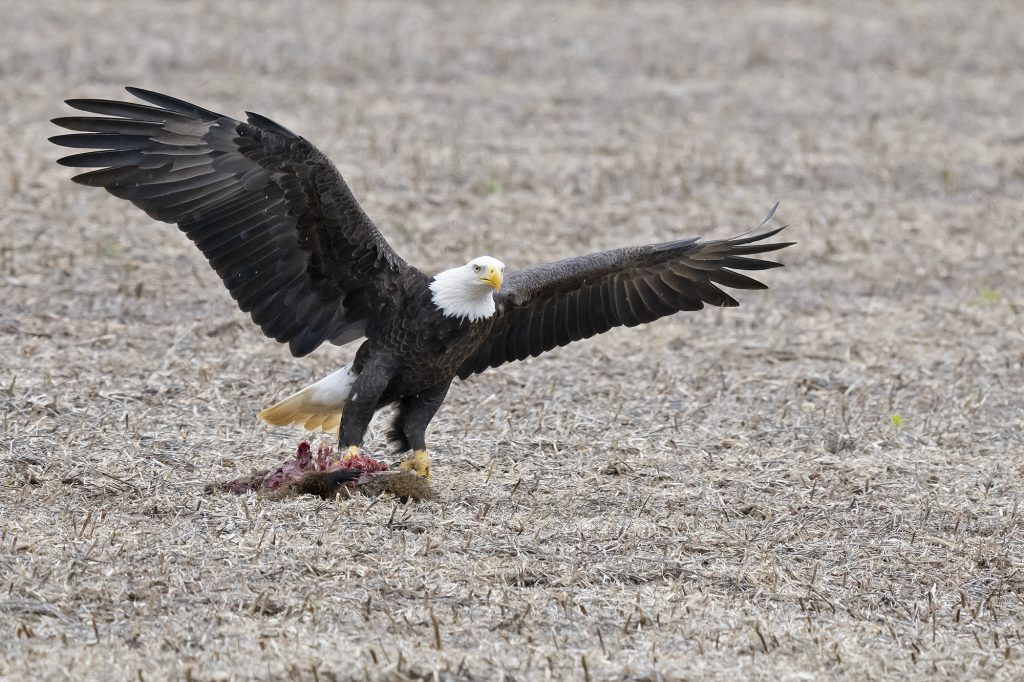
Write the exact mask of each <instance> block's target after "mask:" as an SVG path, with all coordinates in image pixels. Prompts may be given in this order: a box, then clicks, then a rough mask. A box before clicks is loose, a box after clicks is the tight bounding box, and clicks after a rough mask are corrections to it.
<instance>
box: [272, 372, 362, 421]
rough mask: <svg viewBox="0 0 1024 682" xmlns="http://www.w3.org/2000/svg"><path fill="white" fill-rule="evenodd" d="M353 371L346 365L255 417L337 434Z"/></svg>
mask: <svg viewBox="0 0 1024 682" xmlns="http://www.w3.org/2000/svg"><path fill="white" fill-rule="evenodd" d="M356 376H357V375H356V373H355V372H353V371H352V365H351V364H348V365H346V366H344V367H342V368H341V369H339V370H338V371H337V372H335V373H334V374H330V375H328V376H326V377H324V378H323V379H321V380H320V381H318V382H316V383H315V384H311V385H310V386H307V387H306V388H304V389H302V390H301V391H299V392H298V393H295V394H293V395H290V396H288V397H287V398H285V399H284V400H282V401H281V402H279V403H276V404H274V405H272V406H270V407H268V408H267V409H265V410H263V411H262V412H260V414H259V417H260V419H262V420H263V421H265V422H267V423H268V424H273V425H274V426H288V425H294V426H301V427H302V428H304V429H306V430H307V431H326V432H328V433H337V432H338V427H339V426H340V425H341V412H342V410H343V409H344V407H345V400H346V399H348V394H349V391H351V390H352V384H353V383H355V380H356Z"/></svg>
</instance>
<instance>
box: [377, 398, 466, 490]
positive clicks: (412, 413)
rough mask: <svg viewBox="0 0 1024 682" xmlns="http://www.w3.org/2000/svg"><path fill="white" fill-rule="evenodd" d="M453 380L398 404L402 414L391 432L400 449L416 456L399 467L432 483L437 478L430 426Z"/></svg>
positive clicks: (397, 417) (389, 433) (398, 415)
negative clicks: (429, 445) (429, 439)
mask: <svg viewBox="0 0 1024 682" xmlns="http://www.w3.org/2000/svg"><path fill="white" fill-rule="evenodd" d="M451 383H452V382H451V381H445V382H443V383H440V384H437V385H436V386H431V387H430V388H428V389H427V390H425V391H423V392H422V393H418V394H416V395H414V396H409V397H407V398H404V399H403V400H402V401H401V402H400V403H399V405H398V414H397V416H396V417H395V421H394V423H393V424H392V425H391V430H390V431H389V432H388V439H389V440H390V441H391V442H393V443H395V444H396V445H397V446H398V451H399V452H407V451H409V450H412V451H413V456H412V459H409V460H406V461H404V462H402V463H401V464H400V465H399V468H400V469H403V470H408V471H414V472H416V473H417V474H419V475H420V476H422V477H423V478H425V479H427V481H428V482H429V481H430V479H431V478H432V477H433V471H432V469H431V462H430V454H429V453H428V452H427V440H426V434H427V425H428V424H429V423H430V420H431V419H433V418H434V415H435V414H437V409H438V408H439V407H441V403H443V402H444V398H445V396H446V395H448V387H449V386H451Z"/></svg>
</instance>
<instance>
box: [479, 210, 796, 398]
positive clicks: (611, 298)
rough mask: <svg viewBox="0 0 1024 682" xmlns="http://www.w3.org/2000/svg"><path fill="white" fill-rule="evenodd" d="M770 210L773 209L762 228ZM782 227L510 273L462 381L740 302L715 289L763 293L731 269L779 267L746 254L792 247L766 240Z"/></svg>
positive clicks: (630, 249) (620, 251)
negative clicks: (612, 332)
mask: <svg viewBox="0 0 1024 682" xmlns="http://www.w3.org/2000/svg"><path fill="white" fill-rule="evenodd" d="M776 206H777V205H776ZM774 213H775V208H773V209H772V211H771V213H769V214H768V217H767V218H765V220H764V221H763V222H762V223H761V225H764V224H765V223H766V222H767V221H768V220H769V219H771V217H772V215H773V214H774ZM759 227H760V226H759ZM782 229H784V228H782V227H780V228H778V229H775V230H770V231H767V232H762V233H760V234H755V235H752V236H746V235H741V236H740V237H737V238H734V239H724V240H715V241H701V240H699V239H684V240H679V241H674V242H666V243H664V244H652V245H648V246H637V247H628V248H624V249H616V250H613V251H605V252H601V253H594V254H589V255H586V256H579V257H577V258H569V259H566V260H562V261H556V262H553V263H545V264H543V265H538V266H535V267H532V268H528V269H526V270H522V271H519V272H516V273H513V274H511V275H510V276H509V277H508V278H507V279H506V281H505V282H506V284H505V289H504V290H503V293H502V296H501V298H500V299H499V313H498V318H497V319H496V320H495V322H494V328H493V331H492V334H491V336H490V338H489V339H488V340H487V341H485V342H484V344H483V345H482V346H481V347H480V349H479V351H478V352H477V353H476V354H475V355H473V356H471V357H470V359H469V360H468V361H467V362H466V363H465V364H463V365H462V367H461V368H460V369H459V377H460V378H463V379H465V378H466V377H468V376H470V375H471V374H475V373H476V372H482V371H483V370H485V369H487V368H488V367H497V366H498V365H501V364H503V363H505V362H511V361H514V360H523V359H525V358H527V357H530V356H537V355H540V354H541V353H543V352H545V351H548V350H551V349H552V348H555V347H558V346H564V345H566V344H568V343H571V342H573V341H578V340H580V339H585V338H588V337H590V336H594V335H595V334H601V333H603V332H606V331H608V330H609V329H611V328H612V327H619V326H626V327H632V326H635V325H638V324H643V323H645V322H652V321H654V320H656V319H658V318H660V317H665V316H666V315H671V314H673V313H677V312H680V311H684V310H700V309H701V308H703V307H704V305H705V304H710V305H716V306H735V305H739V304H738V303H737V302H736V300H735V299H734V298H733V297H732V296H730V295H729V294H727V293H725V292H724V291H722V290H721V289H720V288H719V285H720V286H724V287H729V288H732V289H766V288H767V287H766V286H765V285H764V284H762V283H761V282H759V281H757V280H755V279H753V278H751V277H748V276H747V275H744V274H741V273H739V272H735V271H736V270H765V269H768V268H775V267H780V265H781V264H780V263H775V262H772V261H768V260H763V259H760V258H751V257H750V256H756V255H759V254H762V253H767V252H770V251H776V250H778V249H782V248H785V247H787V246H790V245H791V244H793V243H794V242H777V243H769V244H766V243H764V241H763V240H765V239H768V238H770V237H773V236H774V235H776V234H778V233H779V231H781V230H782Z"/></svg>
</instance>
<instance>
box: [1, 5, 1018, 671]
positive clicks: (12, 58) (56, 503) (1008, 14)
mask: <svg viewBox="0 0 1024 682" xmlns="http://www.w3.org/2000/svg"><path fill="white" fill-rule="evenodd" d="M892 5H893V3H887V2H878V3H871V2H868V3H859V4H853V3H849V4H847V3H838V2H836V3H828V4H815V3H810V2H792V3H778V4H776V3H772V4H764V3H757V2H739V1H737V2H722V3H704V2H693V3H676V2H668V1H663V2H646V3H636V4H632V3H620V2H603V1H598V0H594V1H592V2H580V3H573V4H570V5H567V6H564V7H558V8H554V7H551V6H549V5H547V4H542V3H523V2H516V1H511V2H494V3H491V2H464V3H447V2H446V3H430V2H426V3H413V2H374V3H372V4H371V3H356V2H352V3H342V2H339V3H326V2H325V3H315V2H306V3H291V4H287V5H286V4H285V3H280V4H275V5H270V4H269V3H265V4H251V5H246V4H239V3H224V2H212V1H207V0H187V1H182V2H176V3H158V2H153V3H145V2H142V3H131V4H128V3H120V2H114V1H113V0H110V1H98V0H82V1H81V2H76V3H74V4H70V3H64V2H57V0H36V1H35V2H32V3H22V2H15V1H14V0H0V13H2V20H0V142H2V144H0V282H2V292H3V296H2V300H0V357H2V358H3V359H2V362H0V413H2V423H0V679H3V680H20V679H33V680H35V679H62V678H73V679H109V678H115V679H138V680H151V679H167V678H171V679H174V678H177V679H186V680H236V679H237V680H244V679H307V680H332V679H342V680H345V679H363V678H368V679H383V680H391V679H440V680H485V679H486V680H490V679H517V680H533V679H589V680H602V679H636V680H655V679H665V680H674V679H705V678H708V679H740V678H744V677H746V678H750V677H760V678H765V679H782V680H803V679H822V678H844V679H856V680H864V679H882V678H890V679H896V678H900V679H932V678H934V677H936V676H938V677H945V678H953V679H1011V678H1018V679H1019V678H1020V676H1021V671H1022V669H1024V639H1022V638H1021V637H1022V636H1021V632H1022V630H1024V520H1022V517H1024V509H1022V508H1020V503H1021V500H1022V497H1024V491H1022V489H1021V479H1022V476H1024V400H1022V384H1024V312H1022V306H1024V275H1022V273H1024V119H1022V111H1024V71H1022V68H1021V65H1022V64H1024V13H1022V12H1021V11H1020V7H1019V5H1017V4H1016V3H1014V2H1004V3H998V2H986V3H979V4H971V3H959V2H953V1H952V0H948V1H936V2H923V1H922V2H904V3H898V7H897V8H895V9H894V8H893V7H892ZM123 85H139V86H142V87H148V88H152V89H156V90H162V91H165V92H169V93H171V94H174V95H177V96H180V97H184V98H187V99H190V100H192V101H195V102H197V103H199V104H201V105H203V106H207V107H209V108H213V109H217V110H220V111H223V112H224V113H227V114H232V115H241V114H242V112H243V111H244V110H245V109H249V110H253V111H258V112H261V113H263V114H266V115H268V116H270V117H272V118H274V119H277V120H279V121H280V122H282V123H283V124H285V125H287V126H288V127H290V128H292V129H294V130H296V131H298V132H300V133H301V134H303V135H304V136H306V137H307V138H309V139H310V140H311V141H313V142H314V143H315V144H317V145H319V146H320V147H321V148H322V149H324V150H325V151H326V152H327V153H328V154H329V155H330V156H331V157H332V158H333V159H334V160H335V161H336V163H337V164H338V166H339V167H340V169H341V170H342V172H343V173H344V174H345V175H346V177H347V178H348V180H349V181H350V183H351V185H352V187H353V190H354V191H355V193H356V195H357V196H358V197H359V198H360V200H361V201H362V204H363V206H364V207H365V208H366V210H367V212H368V213H369V214H370V215H371V216H373V217H374V218H375V220H376V221H377V223H378V225H380V226H381V228H382V230H383V231H384V233H385V234H386V236H387V237H388V239H389V240H391V242H392V243H393V244H394V245H395V246H396V248H397V249H398V250H399V252H400V253H402V254H403V255H404V256H405V257H406V258H407V259H408V260H410V261H411V262H413V263H416V264H418V265H420V266H421V267H423V268H424V269H428V270H439V269H443V268H444V267H448V266H451V265H455V264H459V263H462V262H464V261H465V260H467V259H468V258H470V257H473V256H476V255H480V254H484V253H486V254H489V255H493V256H495V257H498V258H501V259H502V260H504V261H505V262H506V263H508V265H509V267H510V268H516V267H520V266H524V265H527V264H530V263H534V262H537V261H540V260H548V259H553V258H557V257H563V256H568V255H572V254H576V253H579V252H581V251H585V250H596V249H602V248H610V247H613V246H621V245H626V244H633V243H642V242H649V241H659V240H667V239H671V238H676V237H683V236H691V235H697V234H703V235H707V236H711V237H724V236H730V235H733V234H735V233H738V232H740V231H743V230H745V229H747V228H749V227H751V226H753V225H754V224H756V223H757V222H758V221H759V220H760V219H761V218H762V217H763V216H764V214H765V213H766V212H767V211H768V209H769V208H770V207H771V206H772V204H773V203H774V202H775V201H776V200H779V201H781V202H782V204H781V207H780V209H779V212H778V214H777V221H780V222H784V223H789V224H790V227H789V229H788V230H787V231H786V233H785V235H784V236H788V237H789V238H791V239H795V240H797V241H798V242H799V244H798V245H797V246H795V247H792V248H790V249H787V250H786V251H785V252H783V253H782V254H781V255H780V259H781V260H783V261H784V262H785V263H786V265H787V267H786V268H784V269H781V270H774V271H770V272H767V273H763V274H764V278H765V281H766V282H768V283H769V284H770V285H771V287H772V288H771V290H769V291H766V292H739V294H738V297H739V298H740V300H741V303H742V306H741V307H740V308H735V309H728V310H720V309H711V310H705V311H702V312H700V313H690V314H681V315H678V316H676V317H674V318H672V319H669V320H662V321H660V322H658V323H655V324H653V325H649V326H644V327H640V328H637V329H620V330H615V331H613V332H612V333H609V334H607V335H604V336H602V337H599V338H597V339H593V340H591V341H588V342H583V343H578V344H575V345H573V346H570V347H568V348H564V349H561V350H559V351H556V352H553V353H550V354H548V355H547V356H544V357H541V358H537V359H534V360H532V361H530V362H526V363H520V364H517V365H510V366H506V367H504V368H502V369H500V370H497V371H491V372H489V373H487V374H484V375H481V376H478V377H476V378H474V379H472V380H470V381H467V382H465V383H461V384H460V383H456V385H455V386H454V387H453V390H452V393H451V395H450V398H449V400H448V402H447V404H446V406H445V407H444V408H442V410H441V412H440V414H439V416H438V418H437V419H436V420H435V422H434V424H433V426H432V428H431V431H430V433H429V434H428V435H429V438H430V440H431V441H432V444H433V448H434V449H435V451H436V455H435V488H436V492H437V499H436V500H434V501H431V502H424V503H410V504H400V503H397V502H396V501H395V500H393V499H390V498H377V499H374V498H369V497H357V498H353V499H339V500H336V501H331V502H324V501H321V500H319V499H312V498H301V499H299V498H293V499H289V500H285V501H270V500H267V499H264V498H261V497H256V496H250V497H244V496H232V495H227V494H208V493H206V492H204V487H205V486H206V484H207V483H209V482H211V481H215V480H224V479H228V478H233V477H235V476H238V475H241V474H244V473H246V472H247V471H249V470H250V469H252V468H254V467H268V466H271V465H274V464H276V463H277V462H279V461H280V460H281V459H282V458H283V457H284V456H285V455H287V454H289V453H290V452H291V451H292V450H293V448H294V447H295V445H296V443H297V442H298V441H299V440H300V439H301V438H302V433H301V432H299V431H296V430H291V429H272V428H269V427H267V426H265V425H263V424H261V423H258V422H257V421H256V419H255V414H256V412H257V411H258V410H259V409H260V408H262V407H264V406H266V405H267V404H269V402H270V401H273V400H275V399H278V398H280V397H282V396H283V395H286V394H287V393H290V392H292V391H293V390H295V389H296V388H297V387H300V386H302V385H304V384H305V383H307V382H309V381H310V380H311V379H313V378H316V377H319V376H321V375H323V374H325V373H326V372H328V371H331V370H333V369H335V368H337V367H339V366H340V365H341V364H343V363H345V362H347V361H348V359H349V358H350V357H351V355H352V353H353V352H354V347H345V348H336V347H325V348H322V349H321V350H319V351H318V352H316V353H315V354H313V355H312V356H311V357H308V358H305V359H301V360H296V359H293V358H292V357H290V355H289V354H288V352H287V349H286V348H285V347H283V346H279V345H277V344H275V343H274V342H273V341H270V340H268V339H265V338H264V337H263V336H262V335H261V334H260V332H259V330H258V329H257V328H256V327H255V326H253V325H252V324H251V323H250V322H249V320H248V318H247V317H246V316H245V315H243V314H242V313H240V312H239V311H238V310H237V309H236V308H235V307H234V305H233V303H232V301H231V299H230V298H229V296H228V295H227V293H226V292H225V291H224V290H223V288H222V286H221V284H220V281H219V280H218V279H217V277H216V276H215V274H214V273H213V272H212V271H210V270H209V268H208V267H207V265H206V263H205V262H204V261H203V259H202V257H201V256H200V254H199V253H198V251H196V250H195V249H194V248H193V247H192V245H191V244H190V243H189V242H188V240H187V239H185V238H184V236H183V235H181V234H179V233H178V232H177V230H176V229H174V228H173V227H172V226H168V225H162V224H158V223H154V222H152V221H150V220H149V219H148V218H147V217H146V216H144V215H143V214H142V213H140V212H139V211H137V210H136V209H134V208H133V207H132V206H131V205H129V204H127V203H125V202H121V201H119V200H116V199H114V198H112V197H110V196H108V195H106V194H105V193H103V192H101V191H99V190H93V189H88V188H82V187H78V186H75V185H72V184H71V183H70V182H69V181H68V179H69V177H70V176H71V175H72V172H71V171H70V170H69V169H65V168H61V167H58V166H57V165H55V164H54V160H55V159H56V158H57V157H58V156H60V155H61V150H59V149H58V148H56V147H54V146H52V145H50V144H49V143H48V142H47V141H46V138H47V137H48V136H49V135H53V134H56V133H58V132H60V131H59V130H57V129H56V128H55V127H54V126H52V125H50V124H49V122H48V121H49V119H50V118H52V117H55V116H63V115H69V114H70V113H71V110H70V109H68V108H67V107H65V106H64V105H63V104H62V102H61V100H63V99H64V98H66V97H107V98H111V97H115V98H120V97H122V96H124V97H127V95H126V93H124V92H123V90H121V86H123ZM382 424H383V422H381V423H380V424H378V429H377V430H376V431H375V432H374V433H372V434H371V437H370V439H369V441H368V443H367V450H368V451H369V452H370V453H372V454H376V455H378V456H383V455H385V454H386V452H385V450H384V447H385V443H384V440H383V437H382V434H381V430H382V429H380V428H379V427H380V426H382Z"/></svg>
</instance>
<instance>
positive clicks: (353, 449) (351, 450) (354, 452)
mask: <svg viewBox="0 0 1024 682" xmlns="http://www.w3.org/2000/svg"><path fill="white" fill-rule="evenodd" d="M359 454H360V453H359V446H358V445H349V446H348V454H347V455H345V456H344V457H342V458H341V463H342V464H348V463H349V462H351V461H352V460H354V459H355V458H356V457H358V456H359Z"/></svg>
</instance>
